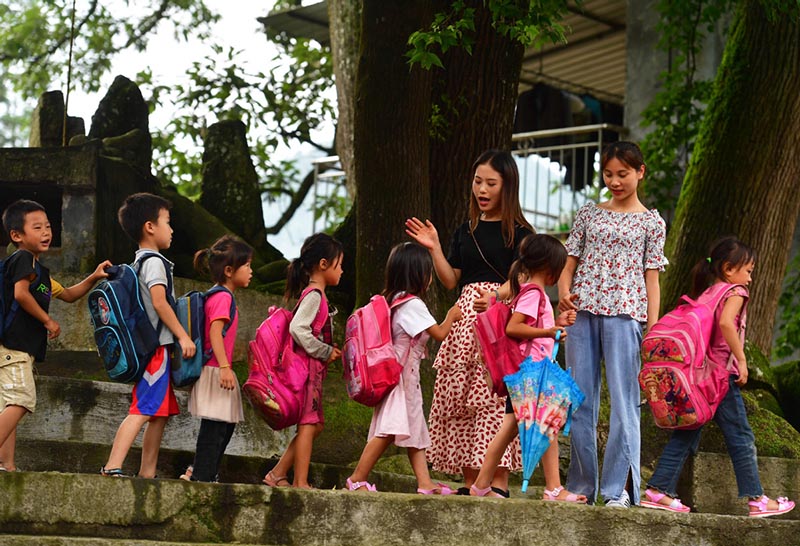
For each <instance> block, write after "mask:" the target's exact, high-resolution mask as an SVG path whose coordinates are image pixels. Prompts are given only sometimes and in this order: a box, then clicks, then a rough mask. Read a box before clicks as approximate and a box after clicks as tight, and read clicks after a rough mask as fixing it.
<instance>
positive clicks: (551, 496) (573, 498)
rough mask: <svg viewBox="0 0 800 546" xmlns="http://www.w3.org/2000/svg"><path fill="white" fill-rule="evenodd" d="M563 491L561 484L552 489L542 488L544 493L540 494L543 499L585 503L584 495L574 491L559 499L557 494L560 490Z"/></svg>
mask: <svg viewBox="0 0 800 546" xmlns="http://www.w3.org/2000/svg"><path fill="white" fill-rule="evenodd" d="M562 491H564V488H563V487H562V486H558V487H556V488H555V489H553V490H552V491H550V490H549V489H545V490H544V495H543V496H542V499H543V500H546V501H555V502H576V503H578V504H586V496H584V495H576V494H575V493H570V494H569V495H567V496H566V497H564V498H563V499H559V498H558V496H559V495H560V494H561V492H562Z"/></svg>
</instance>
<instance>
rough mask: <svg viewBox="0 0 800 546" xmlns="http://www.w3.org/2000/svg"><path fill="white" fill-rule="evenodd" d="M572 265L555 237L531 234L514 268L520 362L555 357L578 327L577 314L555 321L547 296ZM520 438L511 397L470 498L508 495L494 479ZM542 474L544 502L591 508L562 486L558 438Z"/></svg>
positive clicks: (513, 325) (510, 328)
mask: <svg viewBox="0 0 800 546" xmlns="http://www.w3.org/2000/svg"><path fill="white" fill-rule="evenodd" d="M566 262H567V251H566V250H565V249H564V245H563V244H562V243H561V241H559V240H558V239H556V238H555V237H552V236H550V235H543V234H536V235H528V236H526V237H525V238H524V239H523V240H522V242H521V243H520V245H519V258H518V259H517V260H516V261H515V262H514V263H513V265H512V266H511V271H510V272H509V274H508V278H509V284H510V289H511V295H512V296H516V295H518V294H521V296H520V297H519V298H515V300H514V303H513V308H512V310H511V317H510V318H509V320H508V324H507V325H506V335H508V336H509V337H511V338H514V340H515V341H517V342H518V343H519V346H518V347H517V351H518V355H519V358H518V360H522V359H524V358H525V357H527V356H529V355H530V356H532V357H534V360H541V359H542V358H543V357H546V356H548V357H549V356H550V355H551V354H553V348H554V347H555V338H556V335H558V334H559V333H560V338H561V339H563V338H564V337H566V331H565V329H564V328H565V327H566V326H570V325H572V324H574V323H575V315H576V313H575V311H564V312H562V313H559V315H558V317H555V316H554V315H553V306H552V304H551V303H550V299H549V298H548V297H547V295H546V294H545V292H544V288H545V286H552V285H554V284H556V283H557V282H558V278H559V276H560V275H561V270H562V269H564V264H565V263H566ZM526 289H527V290H526ZM522 292H524V293H522ZM518 434H519V426H518V424H517V418H516V415H515V413H514V408H513V407H512V405H511V398H510V397H507V398H506V413H505V417H504V418H503V424H502V426H501V427H500V431H499V432H498V433H497V435H496V436H495V437H494V439H493V440H492V442H491V443H490V444H489V449H488V450H487V451H486V457H485V459H484V463H483V465H482V466H481V469H480V472H478V477H477V478H476V479H475V483H474V484H472V486H471V487H470V495H473V496H477V497H498V498H501V497H507V496H508V494H507V493H506V492H505V491H503V490H502V489H498V488H497V487H492V478H493V477H494V475H495V472H496V471H497V466H498V465H499V464H500V458H501V457H502V455H503V452H504V451H505V450H506V447H508V445H509V444H510V443H511V441H512V440H513V439H514V438H516V437H517V435H518ZM542 470H543V472H544V480H545V488H544V493H543V496H542V498H543V500H546V501H559V502H577V503H580V504H584V503H586V500H587V499H586V495H578V494H575V493H572V492H571V491H567V490H566V489H564V487H563V486H562V485H561V476H560V474H559V470H558V440H557V439H554V440H553V441H552V442H551V443H550V447H549V448H547V451H545V453H544V455H543V456H542Z"/></svg>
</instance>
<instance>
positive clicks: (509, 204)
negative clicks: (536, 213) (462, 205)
mask: <svg viewBox="0 0 800 546" xmlns="http://www.w3.org/2000/svg"><path fill="white" fill-rule="evenodd" d="M481 165H489V166H490V167H491V168H492V169H494V170H495V171H497V172H498V173H499V174H500V178H502V179H503V185H502V187H501V189H500V222H501V224H502V225H501V226H500V227H501V228H502V232H503V241H505V244H506V246H507V247H509V248H512V247H513V246H514V231H515V229H516V227H517V226H523V227H526V228H528V229H530V230H531V231H533V228H532V227H531V225H530V224H529V223H528V221H527V220H526V219H525V215H524V214H522V207H521V206H520V204H519V169H518V168H517V162H516V161H514V156H512V155H511V152H507V151H504V150H486V151H485V152H483V153H482V154H481V155H480V157H478V159H476V160H475V163H473V164H472V176H473V177H474V176H475V171H477V170H478V167H480V166H481ZM469 195H470V197H469V229H470V231H475V228H476V227H478V221H479V220H480V217H481V209H480V207H479V206H478V200H477V199H476V197H475V194H474V193H473V192H472V190H470V192H469Z"/></svg>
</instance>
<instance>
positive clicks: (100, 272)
mask: <svg viewBox="0 0 800 546" xmlns="http://www.w3.org/2000/svg"><path fill="white" fill-rule="evenodd" d="M112 265H114V264H112V263H111V261H109V260H106V261H104V262H103V263H101V264H99V265H98V266H97V267H96V268H95V270H94V273H92V275H91V276H92V281H97V280H99V279H105V278H106V277H108V273H106V269H108V268H109V267H111V266H112Z"/></svg>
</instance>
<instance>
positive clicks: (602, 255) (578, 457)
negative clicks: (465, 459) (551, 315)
mask: <svg viewBox="0 0 800 546" xmlns="http://www.w3.org/2000/svg"><path fill="white" fill-rule="evenodd" d="M601 166H602V172H603V181H604V182H605V185H606V187H607V188H608V190H609V192H610V193H611V199H610V200H609V201H605V202H603V203H599V204H597V205H595V204H593V203H590V204H587V205H585V206H583V207H582V208H581V209H580V210H579V211H578V213H577V215H576V217H575V224H574V225H573V227H572V231H571V232H570V235H569V238H568V239H567V243H566V247H567V252H568V253H569V257H568V258H567V265H566V267H565V268H564V271H563V272H562V274H561V278H560V279H559V282H558V291H559V305H558V307H559V311H567V310H570V309H576V310H577V311H578V317H577V319H576V321H575V324H574V325H573V326H571V327H569V328H568V329H567V332H568V334H569V338H568V339H569V341H568V343H566V359H567V365H568V366H571V368H572V373H573V375H574V378H575V381H576V382H577V383H578V386H579V387H580V388H581V390H582V391H583V393H584V394H585V395H586V400H585V402H584V403H583V405H582V406H581V408H580V409H579V410H578V411H577V412H576V413H575V415H574V418H573V422H572V441H571V443H572V454H571V459H570V467H569V473H568V476H567V487H568V488H569V489H570V490H571V491H574V492H575V493H578V494H584V495H586V496H587V497H588V498H589V502H590V503H591V502H594V501H596V499H597V493H598V475H599V472H598V460H597V417H598V412H599V406H600V371H601V361H603V362H605V371H606V383H607V384H608V391H609V395H610V398H611V417H610V423H609V435H608V441H607V444H606V445H607V446H608V448H607V449H606V451H605V457H604V459H603V476H602V480H599V489H600V491H599V492H600V494H601V495H602V496H603V498H604V499H605V501H606V506H612V507H623V508H628V507H629V506H630V504H631V501H632V502H633V504H638V503H639V482H640V476H639V454H640V434H639V398H640V395H639V384H638V382H637V379H636V378H637V375H638V373H639V367H640V364H641V363H640V356H639V355H640V347H641V343H642V327H643V323H646V324H647V326H648V327H649V326H651V325H652V324H654V323H655V321H656V320H657V319H658V308H659V299H660V292H659V284H658V274H659V272H660V271H663V270H664V266H665V265H666V264H667V259H666V258H665V257H664V239H665V236H666V227H665V224H664V220H663V219H662V218H661V216H659V214H658V211H656V210H648V209H647V208H646V207H645V206H644V205H643V204H642V202H641V201H640V200H639V196H638V194H637V190H638V187H639V183H640V182H641V181H642V179H643V178H644V173H645V165H644V159H643V158H642V152H641V150H639V147H638V146H637V145H636V144H634V143H632V142H615V143H613V144H610V145H609V146H607V147H606V148H605V150H603V154H602V157H601Z"/></svg>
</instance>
